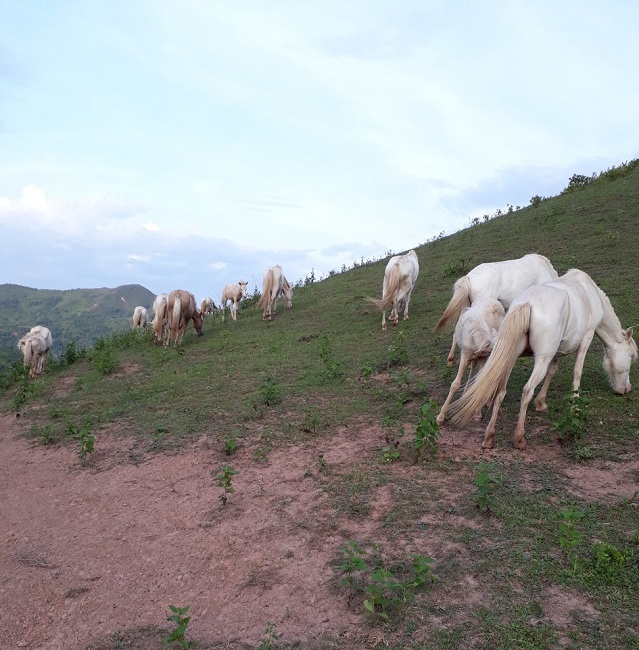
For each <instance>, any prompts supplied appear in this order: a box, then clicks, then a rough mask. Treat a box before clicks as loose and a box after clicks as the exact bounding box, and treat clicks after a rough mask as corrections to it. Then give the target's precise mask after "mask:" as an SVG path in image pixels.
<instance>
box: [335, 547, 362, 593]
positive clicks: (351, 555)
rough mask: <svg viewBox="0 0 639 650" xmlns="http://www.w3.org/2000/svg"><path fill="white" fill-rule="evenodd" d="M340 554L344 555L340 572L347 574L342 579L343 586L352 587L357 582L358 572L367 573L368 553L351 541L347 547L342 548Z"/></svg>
mask: <svg viewBox="0 0 639 650" xmlns="http://www.w3.org/2000/svg"><path fill="white" fill-rule="evenodd" d="M339 551H340V553H341V554H342V563H341V564H340V565H339V570H340V571H341V572H342V574H344V573H345V574H346V576H345V577H343V578H342V585H344V586H351V585H353V583H354V581H355V577H354V575H353V574H354V573H355V572H356V571H366V569H368V565H367V564H366V559H365V558H366V551H364V550H363V549H362V547H361V546H360V545H359V544H358V543H357V542H356V541H354V540H350V541H349V542H348V543H347V544H346V545H345V546H340V548H339Z"/></svg>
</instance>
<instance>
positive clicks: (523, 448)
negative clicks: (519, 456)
mask: <svg viewBox="0 0 639 650" xmlns="http://www.w3.org/2000/svg"><path fill="white" fill-rule="evenodd" d="M514 445H515V447H516V448H517V449H519V450H520V451H526V441H525V440H520V441H519V442H517V441H515V442H514Z"/></svg>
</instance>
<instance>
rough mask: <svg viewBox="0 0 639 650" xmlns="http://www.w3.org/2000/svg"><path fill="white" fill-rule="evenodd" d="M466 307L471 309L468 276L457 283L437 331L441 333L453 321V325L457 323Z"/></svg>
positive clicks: (438, 323) (436, 328)
mask: <svg viewBox="0 0 639 650" xmlns="http://www.w3.org/2000/svg"><path fill="white" fill-rule="evenodd" d="M464 307H470V280H469V279H468V276H467V275H464V276H463V277H461V278H459V280H457V282H455V288H454V290H453V297H452V298H451V299H450V302H449V303H448V307H446V309H444V313H443V314H442V315H441V317H440V319H439V321H437V325H435V331H436V332H439V331H440V330H442V329H444V327H446V325H448V323H449V322H451V321H452V323H453V325H454V324H455V323H457V321H458V320H459V317H460V316H461V313H462V309H464Z"/></svg>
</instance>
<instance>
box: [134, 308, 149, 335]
mask: <svg viewBox="0 0 639 650" xmlns="http://www.w3.org/2000/svg"><path fill="white" fill-rule="evenodd" d="M147 320H148V314H147V311H146V307H140V306H138V307H136V308H135V309H134V310H133V329H138V328H139V327H141V328H142V329H146V325H147Z"/></svg>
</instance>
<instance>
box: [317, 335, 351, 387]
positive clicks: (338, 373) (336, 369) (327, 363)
mask: <svg viewBox="0 0 639 650" xmlns="http://www.w3.org/2000/svg"><path fill="white" fill-rule="evenodd" d="M319 354H320V358H321V359H322V363H323V364H324V373H323V374H324V377H325V378H326V379H344V377H346V373H345V372H344V370H343V369H342V366H341V364H340V362H339V361H338V360H337V359H335V357H334V356H333V345H332V343H331V337H330V336H329V335H328V334H324V335H323V336H322V338H321V339H320V353H319Z"/></svg>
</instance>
